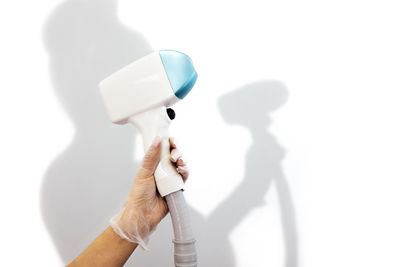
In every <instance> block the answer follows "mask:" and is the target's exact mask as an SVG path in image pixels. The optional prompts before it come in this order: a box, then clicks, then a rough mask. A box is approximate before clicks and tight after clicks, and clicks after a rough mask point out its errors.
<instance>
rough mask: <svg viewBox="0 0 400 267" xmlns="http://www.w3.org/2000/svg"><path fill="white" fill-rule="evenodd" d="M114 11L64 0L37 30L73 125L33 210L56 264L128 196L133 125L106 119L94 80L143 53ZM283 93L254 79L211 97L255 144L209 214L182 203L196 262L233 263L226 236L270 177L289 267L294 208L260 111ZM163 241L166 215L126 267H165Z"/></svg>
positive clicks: (107, 2)
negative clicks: (238, 177)
mask: <svg viewBox="0 0 400 267" xmlns="http://www.w3.org/2000/svg"><path fill="white" fill-rule="evenodd" d="M116 11H117V1H116V0H70V1H66V2H64V3H62V4H61V5H60V6H58V7H57V8H56V9H55V10H54V12H53V13H52V14H51V16H50V17H49V19H48V20H47V23H46V25H45V29H44V42H45V45H46V48H47V50H48V52H49V56H50V71H51V77H52V80H53V86H54V90H55V93H56V95H57V97H58V99H59V101H60V102H61V104H62V106H63V107H64V108H65V111H66V112H67V114H68V115H69V117H70V119H71V120H72V123H73V125H74V128H75V135H74V137H73V140H72V142H71V143H70V144H69V145H68V147H67V148H66V149H65V150H64V151H63V152H62V153H61V155H59V156H58V157H57V158H56V159H55V160H54V161H53V162H52V163H51V165H50V166H49V168H48V170H47V172H46V174H45V177H44V180H43V184H42V190H41V209H42V216H43V219H44V222H45V224H46V226H47V229H48V231H49V233H50V235H51V238H52V240H53V242H54V244H55V246H56V248H57V250H58V252H59V255H60V256H61V258H62V260H63V262H64V263H68V262H70V261H71V260H72V259H74V258H75V257H76V256H77V255H78V254H79V253H80V252H82V251H83V250H84V249H85V248H86V247H87V246H88V245H89V244H90V243H91V242H92V241H93V239H94V238H95V237H96V236H97V235H99V234H100V233H101V232H102V231H103V230H104V229H105V228H106V227H107V225H108V220H109V218H111V216H113V215H114V214H115V213H116V212H117V211H118V210H119V208H120V207H121V206H122V204H123V202H124V200H125V197H126V196H127V194H128V191H129V188H130V186H131V183H132V179H133V177H134V175H135V172H136V170H137V169H138V164H139V162H138V160H140V159H137V160H136V159H134V157H133V155H134V149H142V147H140V148H135V147H134V139H135V136H136V135H137V131H136V130H135V129H134V127H130V126H116V125H113V124H112V123H111V122H110V121H109V120H108V117H107V115H106V113H105V109H104V107H103V103H102V101H101V99H100V95H99V93H98V88H97V84H98V82H99V81H100V80H102V79H103V78H105V77H106V76H108V75H109V74H111V73H113V72H114V71H116V70H117V69H119V68H121V67H123V66H125V65H127V64H129V63H130V62H132V61H134V60H136V59H138V58H140V57H142V56H144V55H146V54H148V53H150V52H151V50H152V49H151V47H150V45H149V44H148V43H147V42H146V40H145V39H144V37H143V36H142V35H140V34H138V33H136V32H134V31H132V30H130V29H127V28H125V27H124V26H123V25H122V24H121V23H120V22H119V20H118V18H117V15H116ZM287 95H288V93H287V90H286V88H285V87H284V86H283V85H282V84H280V83H277V82H261V83H257V84H252V85H249V86H245V87H243V88H241V89H239V90H236V91H234V92H232V93H230V94H227V95H225V96H223V97H222V98H221V99H220V101H219V107H220V110H221V113H222V114H223V117H224V118H225V120H226V121H227V122H229V123H239V124H242V125H244V126H246V127H248V128H249V130H250V131H251V133H252V134H253V137H254V139H253V140H254V144H253V145H252V146H251V147H250V149H249V152H248V154H247V158H246V164H247V166H246V176H245V178H244V179H243V182H242V184H241V185H239V186H238V187H237V189H236V190H234V192H233V193H232V194H231V195H230V196H229V197H228V198H227V199H226V200H225V201H224V202H223V203H222V204H221V205H220V206H219V207H218V208H217V209H216V210H215V211H214V212H213V213H212V214H211V215H210V216H208V217H207V218H204V217H203V216H202V215H201V214H200V213H198V212H197V211H195V210H194V209H193V208H190V207H189V208H190V211H191V217H192V222H193V229H194V234H195V236H196V238H197V240H198V242H197V248H198V253H199V265H201V266H236V263H235V255H234V252H233V249H232V246H231V244H230V241H229V235H230V233H231V232H232V230H233V229H234V228H235V226H237V225H238V224H239V223H240V222H241V221H242V220H243V219H244V218H245V217H246V215H247V214H248V213H249V212H250V211H251V210H252V209H253V208H255V207H257V206H259V205H260V204H261V202H262V199H263V196H264V195H265V194H266V193H267V191H268V188H269V186H270V184H271V182H272V181H274V182H275V185H276V187H277V188H278V193H279V196H280V203H281V208H282V222H283V226H284V227H283V229H284V237H285V244H286V248H287V264H286V266H287V267H289V266H290V267H295V266H297V240H296V231H295V229H296V228H295V221H294V210H293V204H292V201H291V196H290V192H289V187H288V185H287V182H286V179H285V177H284V175H283V174H282V170H281V166H280V165H281V161H282V158H283V156H284V149H283V148H282V147H280V146H279V145H278V143H277V142H276V140H275V138H274V137H273V136H272V135H271V134H270V133H268V131H267V130H266V129H265V126H266V125H268V123H269V118H268V116H267V115H268V113H269V112H271V111H272V110H274V109H276V108H278V107H279V106H280V105H282V104H283V103H284V102H285V100H286V98H287ZM243 101H246V103H248V104H246V105H243ZM236 103H241V105H237V104H236ZM238 107H246V108H245V109H243V110H238ZM182 149H183V150H184V148H182ZM260 159H262V160H260ZM250 189H251V192H252V194H251V195H249V194H248V193H247V192H249V191H250ZM255 189H256V190H255ZM232 207H234V208H235V213H232V212H231V211H232ZM172 238H173V232H172V226H171V221H170V218H169V216H167V217H166V219H164V220H163V221H162V222H161V223H160V225H159V226H158V228H157V230H156V231H155V232H154V233H153V235H152V237H151V241H150V249H151V251H149V252H145V251H142V250H141V249H138V250H136V251H135V253H134V255H133V256H132V257H131V258H130V259H129V260H128V262H127V264H126V266H137V267H142V266H149V267H156V266H157V267H158V266H173V246H172V242H171V240H172ZM212 244H218V247H216V245H212Z"/></svg>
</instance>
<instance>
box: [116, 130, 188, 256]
mask: <svg viewBox="0 0 400 267" xmlns="http://www.w3.org/2000/svg"><path fill="white" fill-rule="evenodd" d="M169 143H170V151H171V161H172V162H173V163H174V164H175V166H176V167H177V171H178V173H180V174H181V175H182V178H183V181H184V182H186V180H187V178H188V176H189V170H188V167H187V166H186V162H185V161H184V160H183V159H182V154H181V152H180V151H179V150H178V149H177V148H176V144H175V142H174V140H173V139H172V138H169ZM160 154H161V139H160V138H159V137H156V138H155V139H154V140H153V143H152V145H151V146H150V148H149V149H148V150H147V152H146V155H145V156H144V158H143V161H142V166H141V167H140V169H139V171H138V172H137V174H136V177H135V179H134V181H133V184H132V188H131V191H130V193H129V195H128V198H127V199H126V201H125V204H124V205H123V206H122V208H121V210H120V211H119V212H118V213H117V214H116V215H115V216H114V217H112V218H111V220H110V226H111V227H112V228H113V229H114V231H115V232H116V233H117V234H118V235H119V236H121V237H122V238H124V239H126V240H128V241H130V242H133V243H137V244H139V245H140V246H141V247H142V248H143V249H144V250H148V247H147V244H148V240H149V236H150V234H151V233H152V232H153V231H154V230H155V229H156V227H157V225H158V223H159V222H160V221H161V220H162V219H163V218H164V217H165V215H166V214H167V213H168V206H167V202H166V201H165V200H164V198H163V197H161V195H160V194H159V193H158V191H157V187H156V182H155V178H154V171H155V170H156V168H157V165H158V162H159V161H160Z"/></svg>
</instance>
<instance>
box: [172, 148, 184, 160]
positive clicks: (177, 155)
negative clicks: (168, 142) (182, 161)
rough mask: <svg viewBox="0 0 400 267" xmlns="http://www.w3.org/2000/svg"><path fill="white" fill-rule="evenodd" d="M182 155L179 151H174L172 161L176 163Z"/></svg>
mask: <svg viewBox="0 0 400 267" xmlns="http://www.w3.org/2000/svg"><path fill="white" fill-rule="evenodd" d="M181 156H182V155H181V153H180V151H179V150H173V152H172V154H171V158H172V160H173V161H174V162H175V161H176V160H177V159H178V158H179V157H181Z"/></svg>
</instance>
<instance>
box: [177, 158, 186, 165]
mask: <svg viewBox="0 0 400 267" xmlns="http://www.w3.org/2000/svg"><path fill="white" fill-rule="evenodd" d="M176 166H178V167H179V166H186V161H185V160H184V159H183V158H178V160H177V161H176Z"/></svg>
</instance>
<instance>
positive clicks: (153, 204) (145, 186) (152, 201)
mask: <svg viewBox="0 0 400 267" xmlns="http://www.w3.org/2000/svg"><path fill="white" fill-rule="evenodd" d="M169 143H170V150H171V161H172V162H173V163H174V164H175V166H176V167H177V171H178V173H180V174H181V176H182V178H183V181H184V182H185V181H186V180H187V178H188V176H189V171H188V169H187V166H186V162H185V161H183V159H182V154H181V152H180V151H179V150H178V149H177V148H176V144H175V142H174V140H173V139H172V138H170V139H169ZM160 152H161V142H160V140H159V139H157V138H156V139H155V140H154V141H153V145H152V146H151V147H150V148H149V150H148V151H147V153H146V155H145V157H144V159H143V161H142V166H141V168H140V169H139V171H138V173H137V174H136V177H135V180H134V182H133V185H132V189H131V192H130V193H129V196H128V200H127V202H126V203H125V205H124V208H125V211H126V213H127V214H128V215H130V214H131V211H136V212H142V213H144V214H146V218H147V221H146V225H149V226H152V227H155V226H157V225H158V223H159V222H160V221H161V220H162V219H163V218H164V217H165V215H166V214H167V213H168V206H167V203H166V201H165V200H164V198H163V197H161V195H160V194H159V193H158V192H157V187H156V183H155V178H154V171H155V169H156V167H157V165H158V162H159V160H160ZM143 204H145V205H143ZM122 217H123V216H122ZM127 217H129V219H132V218H134V216H127ZM129 219H128V221H125V222H122V223H121V225H120V226H121V228H125V229H122V230H124V231H128V232H129V227H130V226H131V224H132V220H129ZM145 228H146V227H145ZM137 246H138V244H137V243H135V242H133V241H132V242H131V241H128V240H126V239H124V238H122V237H121V236H120V235H118V234H117V233H116V232H115V231H114V229H113V228H112V227H110V226H108V227H107V228H106V229H105V230H104V232H103V233H101V234H100V235H99V236H98V237H97V238H96V239H95V240H94V241H93V242H92V243H91V244H90V245H89V246H88V247H87V248H86V249H85V250H84V251H83V252H82V253H81V254H80V255H79V256H78V257H77V258H75V259H74V260H73V261H72V262H71V263H70V264H68V265H67V267H89V266H96V267H103V266H104V267H105V266H107V267H121V266H123V265H124V264H125V262H126V261H127V260H128V259H129V257H130V256H131V254H132V253H133V252H134V251H135V249H136V247H137Z"/></svg>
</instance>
